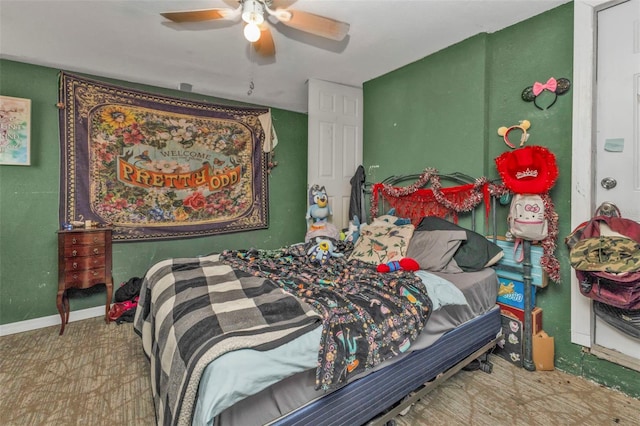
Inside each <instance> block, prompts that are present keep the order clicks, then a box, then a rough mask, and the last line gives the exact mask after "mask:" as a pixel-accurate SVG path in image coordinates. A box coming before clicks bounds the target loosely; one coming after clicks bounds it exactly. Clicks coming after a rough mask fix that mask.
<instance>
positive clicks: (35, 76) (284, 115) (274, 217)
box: [0, 60, 307, 324]
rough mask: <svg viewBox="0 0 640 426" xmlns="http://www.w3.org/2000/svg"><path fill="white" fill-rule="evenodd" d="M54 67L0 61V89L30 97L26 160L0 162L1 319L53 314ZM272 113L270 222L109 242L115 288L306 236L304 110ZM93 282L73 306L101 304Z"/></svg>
mask: <svg viewBox="0 0 640 426" xmlns="http://www.w3.org/2000/svg"><path fill="white" fill-rule="evenodd" d="M58 72H59V70H57V69H51V68H45V67H40V66H34V65H29V64H24V63H19V62H12V61H6V60H0V94H2V95H6V96H14V97H20V98H28V99H31V102H32V104H31V110H32V111H31V166H29V167H24V166H6V165H4V166H0V324H8V323H12V322H16V321H23V320H28V319H32V318H39V317H43V316H48V315H57V313H58V311H57V309H56V302H55V300H56V294H57V291H58V272H57V271H58V263H57V262H58V258H57V250H58V247H57V235H56V231H57V230H58V229H59V224H58V206H59V176H60V153H59V151H60V143H59V134H58V109H57V108H56V102H57V99H58ZM93 78H99V77H93ZM103 80H105V81H110V82H112V83H113V82H115V81H113V80H107V79H103ZM115 83H117V84H120V85H122V86H127V87H132V88H137V89H143V90H146V91H149V92H153V93H159V94H165V95H171V96H177V97H181V98H186V99H194V100H198V101H207V102H211V103H216V104H235V105H237V103H234V102H231V101H227V100H223V99H215V98H210V97H204V96H201V95H197V94H192V93H184V92H178V91H172V90H164V89H160V88H155V87H148V86H142V85H136V84H132V83H127V82H115ZM272 118H273V123H274V126H275V128H276V131H277V133H278V140H279V144H278V147H277V148H276V157H275V159H276V160H277V161H278V166H277V167H276V168H274V169H273V170H272V171H271V175H270V177H269V228H268V229H264V230H257V231H247V232H239V233H233V234H225V235H219V236H212V237H201V238H191V239H184V240H171V241H153V242H139V243H132V242H128V243H114V245H113V278H114V283H115V286H116V287H117V286H118V285H119V283H121V282H122V281H126V280H127V279H129V278H130V277H132V276H141V275H143V274H144V273H145V271H146V270H147V269H148V268H149V266H151V265H152V264H154V263H155V262H157V261H159V260H162V259H166V258H169V257H185V256H195V255H201V254H208V253H212V252H215V251H219V250H222V249H227V248H228V249H234V248H247V247H260V248H277V247H279V246H282V245H286V244H290V243H294V242H298V241H301V240H302V239H303V238H304V235H305V232H306V225H305V220H304V216H305V212H306V207H307V206H306V199H307V195H306V193H307V190H306V180H307V115H306V114H300V113H295V112H290V111H284V110H278V109H272ZM296 218H298V219H296ZM96 288H97V290H98V291H87V292H85V293H88V295H77V296H76V297H73V298H72V299H71V310H72V311H74V310H79V309H84V308H89V307H94V306H100V305H102V304H104V302H105V299H104V298H105V292H104V287H103V286H98V287H96ZM92 293H93V294H92Z"/></svg>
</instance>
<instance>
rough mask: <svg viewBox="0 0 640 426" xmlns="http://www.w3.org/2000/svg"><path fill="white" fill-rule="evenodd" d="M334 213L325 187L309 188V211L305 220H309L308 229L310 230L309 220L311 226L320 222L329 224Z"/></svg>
mask: <svg viewBox="0 0 640 426" xmlns="http://www.w3.org/2000/svg"><path fill="white" fill-rule="evenodd" d="M332 214H333V213H332V211H331V207H330V206H329V196H328V195H327V191H326V190H325V188H324V186H320V185H312V186H311V188H309V209H308V210H307V215H306V216H305V219H306V220H307V229H308V228H309V226H310V224H309V219H311V224H315V223H318V222H327V219H328V218H329V216H331V215H332Z"/></svg>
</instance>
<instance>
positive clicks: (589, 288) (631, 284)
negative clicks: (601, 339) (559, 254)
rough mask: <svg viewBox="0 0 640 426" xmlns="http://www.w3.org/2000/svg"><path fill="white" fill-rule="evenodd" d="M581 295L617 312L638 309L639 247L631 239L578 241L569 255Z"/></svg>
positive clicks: (610, 237)
mask: <svg viewBox="0 0 640 426" xmlns="http://www.w3.org/2000/svg"><path fill="white" fill-rule="evenodd" d="M569 262H570V263H571V266H572V267H573V268H574V269H575V270H576V276H577V277H578V281H579V288H580V292H581V293H582V294H583V295H585V296H587V297H589V298H591V299H593V300H596V301H598V302H601V303H605V304H607V305H609V306H614V307H616V308H620V309H640V244H638V243H637V242H636V241H634V240H632V239H631V238H626V237H618V236H599V237H591V238H585V239H583V240H579V241H578V242H576V243H575V244H574V246H573V248H572V249H571V250H570V251H569Z"/></svg>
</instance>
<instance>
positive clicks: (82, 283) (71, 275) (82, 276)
mask: <svg viewBox="0 0 640 426" xmlns="http://www.w3.org/2000/svg"><path fill="white" fill-rule="evenodd" d="M64 281H65V282H66V285H67V288H69V287H75V288H87V287H91V286H94V285H96V284H100V283H104V282H105V273H104V268H98V269H87V270H84V271H75V272H74V271H69V272H65V273H64Z"/></svg>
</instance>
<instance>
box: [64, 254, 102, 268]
mask: <svg viewBox="0 0 640 426" xmlns="http://www.w3.org/2000/svg"><path fill="white" fill-rule="evenodd" d="M104 260H105V257H104V253H103V254H101V255H99V256H90V257H78V258H72V259H65V261H64V270H65V271H82V270H85V269H96V268H104Z"/></svg>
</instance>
